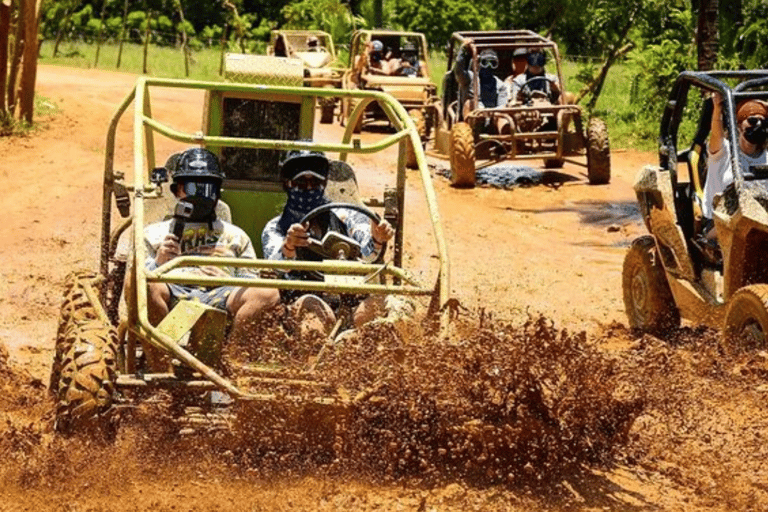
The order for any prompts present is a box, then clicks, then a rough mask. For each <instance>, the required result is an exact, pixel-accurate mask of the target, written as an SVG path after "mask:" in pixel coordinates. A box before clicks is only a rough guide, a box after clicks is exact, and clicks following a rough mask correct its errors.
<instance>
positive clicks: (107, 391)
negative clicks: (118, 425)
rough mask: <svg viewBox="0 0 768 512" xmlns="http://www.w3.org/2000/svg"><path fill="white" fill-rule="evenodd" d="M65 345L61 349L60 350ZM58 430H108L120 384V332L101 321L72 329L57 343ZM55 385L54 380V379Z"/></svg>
mask: <svg viewBox="0 0 768 512" xmlns="http://www.w3.org/2000/svg"><path fill="white" fill-rule="evenodd" d="M59 344H61V346H59ZM56 351H57V354H59V353H61V354H63V355H62V356H61V359H60V360H59V361H57V363H58V376H57V378H56V389H52V391H53V392H54V395H55V398H56V411H55V413H56V421H55V429H56V430H57V431H58V432H60V433H65V434H68V433H73V432H75V431H78V430H84V429H93V428H96V429H100V430H106V429H107V428H108V427H109V422H110V418H109V413H110V410H111V408H112V404H113V400H114V395H115V383H116V381H117V359H116V356H117V332H116V331H115V329H114V327H112V326H111V325H109V324H105V323H104V322H103V321H101V320H98V319H97V320H88V321H83V322H76V323H73V324H71V325H70V327H69V329H68V330H67V332H66V333H65V334H64V335H63V336H62V337H60V338H59V339H58V340H57V347H56ZM52 381H53V379H52Z"/></svg>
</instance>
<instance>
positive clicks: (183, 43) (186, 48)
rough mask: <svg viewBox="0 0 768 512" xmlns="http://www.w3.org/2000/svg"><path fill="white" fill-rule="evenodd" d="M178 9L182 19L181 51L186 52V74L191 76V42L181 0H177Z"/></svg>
mask: <svg viewBox="0 0 768 512" xmlns="http://www.w3.org/2000/svg"><path fill="white" fill-rule="evenodd" d="M176 9H178V11H179V18H180V19H181V27H182V28H181V51H182V52H184V76H186V77H189V43H188V41H187V28H186V22H185V21H184V9H182V8H181V0H176Z"/></svg>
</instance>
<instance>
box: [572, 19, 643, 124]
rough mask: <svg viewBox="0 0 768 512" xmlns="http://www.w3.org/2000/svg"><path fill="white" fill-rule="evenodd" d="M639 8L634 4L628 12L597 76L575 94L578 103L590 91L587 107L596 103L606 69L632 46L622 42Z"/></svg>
mask: <svg viewBox="0 0 768 512" xmlns="http://www.w3.org/2000/svg"><path fill="white" fill-rule="evenodd" d="M639 10H640V6H639V5H637V6H635V10H634V11H632V12H630V13H629V17H628V18H627V23H626V24H625V25H624V27H622V29H621V32H619V37H618V38H617V40H616V43H615V44H614V45H613V48H612V49H611V50H610V51H609V52H608V58H607V59H606V60H605V62H604V63H603V67H602V68H601V69H600V73H598V75H597V78H595V79H594V80H593V81H592V83H590V84H588V85H587V86H585V87H584V88H583V89H581V91H579V94H577V95H576V100H575V103H578V102H579V101H581V99H582V98H583V97H584V96H585V95H586V94H588V93H590V92H591V93H592V98H590V100H589V103H588V104H587V108H588V109H590V110H592V109H593V108H594V107H595V105H596V104H597V100H598V98H599V97H600V93H601V92H602V90H603V85H604V84H605V78H606V77H607V76H608V70H609V69H611V66H612V65H613V63H614V62H615V61H616V59H617V58H619V57H620V56H622V55H624V54H625V53H627V52H628V51H629V50H631V49H632V48H633V47H634V44H632V43H627V44H624V41H625V40H626V38H627V34H629V30H630V29H631V28H632V26H633V25H634V24H635V16H637V13H638V11H639Z"/></svg>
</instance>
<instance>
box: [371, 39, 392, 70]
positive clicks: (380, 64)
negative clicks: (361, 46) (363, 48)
mask: <svg viewBox="0 0 768 512" xmlns="http://www.w3.org/2000/svg"><path fill="white" fill-rule="evenodd" d="M368 44H369V46H368V72H369V73H373V74H375V75H389V74H390V67H389V63H388V62H387V60H386V59H385V58H384V43H382V42H381V41H379V40H373V41H371V42H370V43H368Z"/></svg>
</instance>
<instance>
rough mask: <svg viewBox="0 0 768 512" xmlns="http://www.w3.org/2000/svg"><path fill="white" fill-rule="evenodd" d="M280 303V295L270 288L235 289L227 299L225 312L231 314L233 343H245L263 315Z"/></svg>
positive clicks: (231, 338)
mask: <svg viewBox="0 0 768 512" xmlns="http://www.w3.org/2000/svg"><path fill="white" fill-rule="evenodd" d="M279 303H280V294H279V293H278V291H277V290H274V289H270V288H244V287H243V288H237V289H236V290H235V291H234V292H232V294H231V295H230V296H229V298H228V299H227V311H229V312H230V313H232V316H233V322H232V333H231V334H230V340H231V341H232V342H233V343H239V342H242V341H245V339H246V337H247V336H248V334H250V333H251V332H253V329H254V328H255V326H256V325H257V323H258V322H259V320H260V319H261V317H262V315H263V313H264V312H265V311H267V310H268V309H271V308H274V307H275V306H277V305H278V304H279Z"/></svg>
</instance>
